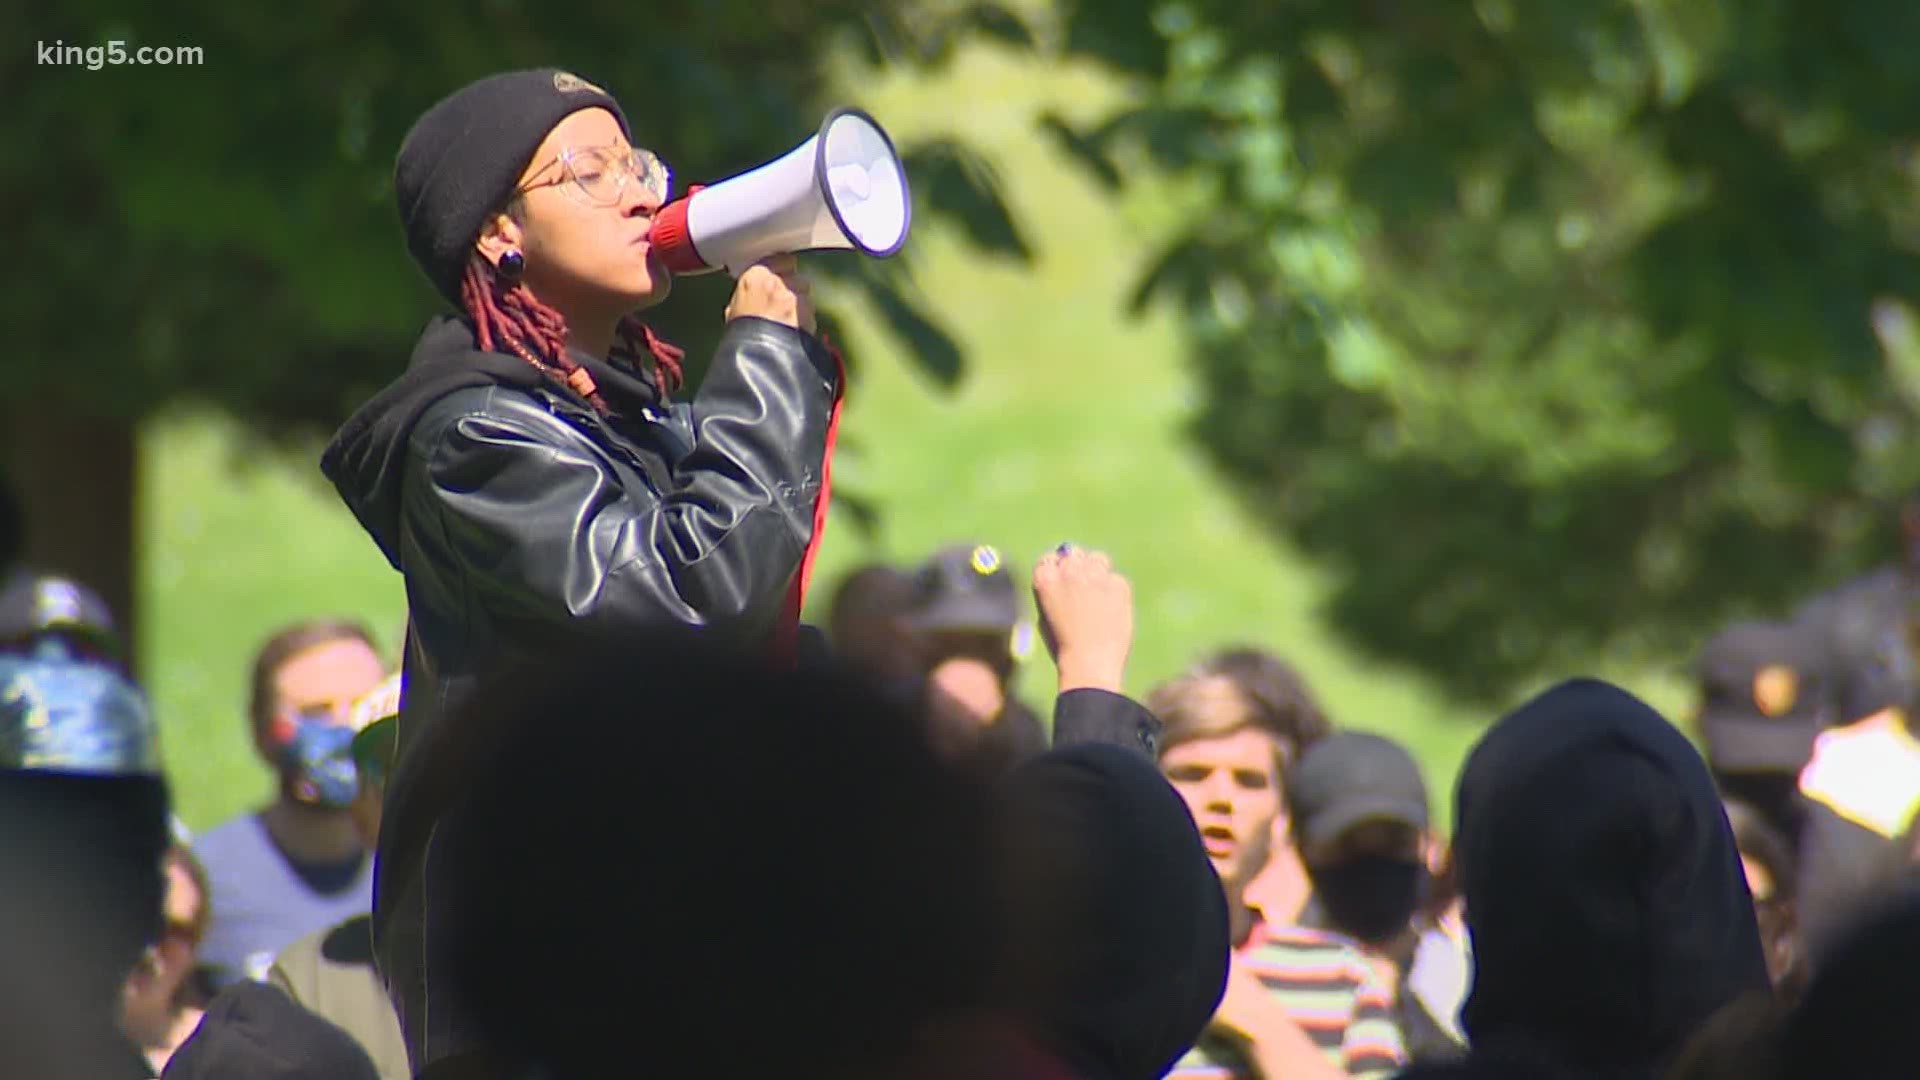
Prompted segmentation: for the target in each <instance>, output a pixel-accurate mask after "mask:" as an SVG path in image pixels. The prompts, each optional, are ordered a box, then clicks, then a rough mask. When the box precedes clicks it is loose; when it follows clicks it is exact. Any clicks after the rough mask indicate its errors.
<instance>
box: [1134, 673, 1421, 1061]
mask: <svg viewBox="0 0 1920 1080" xmlns="http://www.w3.org/2000/svg"><path fill="white" fill-rule="evenodd" d="M1147 705H1148V708H1149V709H1150V710H1151V711H1152V712H1153V713H1154V715H1155V716H1157V717H1158V718H1159V719H1160V721H1161V722H1162V723H1163V724H1164V725H1165V729H1164V731H1163V733H1162V736H1161V746H1160V767H1161V769H1162V770H1163V771H1164V773H1165V774H1166V776H1167V778H1168V780H1169V781H1171V783H1172V785H1173V787H1174V789H1175V790H1176V791H1177V792H1178V793H1179V794H1180V796H1181V797H1182V798H1183V800H1184V801H1185V802H1186V805H1187V808H1188V811H1189V812H1190V813H1191V814H1192V816H1193V820H1194V822H1195V824H1196V825H1197V826H1198V828H1199V830H1200V835H1201V838H1202V840H1203V843H1204V846H1205V849H1206V852H1207V855H1208V857H1209V859H1210V860H1211V861H1212V863H1213V867H1214V870H1215V872H1216V874H1217V876H1218V878H1219V882H1220V886H1221V888H1222V891H1223V893H1224V896H1225V898H1226V901H1227V910H1228V916H1229V923H1230V927H1231V938H1232V941H1233V946H1234V953H1233V963H1232V969H1231V974H1230V976H1229V979H1228V983H1227V991H1226V996H1225V998H1224V999H1223V1001H1222V1002H1221V1005H1220V1009H1219V1011H1218V1012H1217V1013H1216V1015H1215V1016H1214V1018H1213V1021H1212V1023H1211V1025H1210V1026H1209V1028H1208V1030H1207V1032H1206V1034H1205V1035H1203V1036H1202V1037H1201V1039H1200V1040H1199V1044H1198V1045H1197V1046H1196V1047H1195V1048H1194V1049H1193V1050H1192V1051H1191V1052H1190V1053H1188V1054H1186V1055H1185V1056H1184V1057H1183V1058H1182V1060H1181V1061H1180V1063H1179V1066H1178V1067H1177V1068H1176V1069H1175V1071H1174V1072H1173V1074H1172V1075H1173V1076H1174V1077H1178V1078H1183V1080H1184V1078H1189V1077H1191V1078H1198V1077H1206V1076H1239V1077H1255V1076H1266V1077H1272V1076H1287V1077H1295V1076H1298V1077H1308V1078H1311V1077H1317V1076H1384V1075H1388V1074H1390V1073H1392V1072H1393V1071H1394V1070H1395V1069H1397V1068H1398V1067H1399V1066H1401V1065H1403V1064H1405V1061H1406V1051H1405V1046H1404V1044H1403V1042H1402V1041H1401V1037H1400V1033H1399V1031H1398V1029H1397V1028H1396V1026H1395V1025H1394V1022H1393V1018H1392V1002H1393V997H1392V992H1391V991H1390V990H1389V989H1388V988H1387V987H1386V986H1385V985H1384V984H1383V983H1382V982H1381V981H1380V978H1379V976H1378V975H1377V974H1376V973H1375V972H1374V970H1373V969H1372V967H1371V965H1369V964H1368V962H1367V959H1366V957H1365V956H1364V955H1362V954H1361V952H1360V951H1359V949H1358V948H1357V947H1356V946H1355V945H1354V944H1353V943H1352V942H1351V941H1349V940H1347V939H1345V938H1342V937H1340V936H1338V935H1336V934H1334V933H1331V932H1329V931H1325V930H1318V929H1313V928H1310V927H1305V926H1299V925H1294V924H1292V923H1279V924H1274V923H1271V922H1268V921H1266V920H1264V919H1263V918H1262V917H1261V913H1260V912H1257V911H1255V910H1253V909H1252V908H1251V907H1249V905H1248V903H1247V898H1246V886H1247V883H1248V882H1250V881H1252V880H1253V878H1254V876H1255V875H1256V874H1258V873H1259V871H1260V868H1261V866H1262V865H1263V863H1264V861H1265V860H1266V858H1267V857H1268V850H1269V848H1268V845H1269V842H1270V838H1271V837H1272V836H1273V835H1274V833H1275V822H1276V821H1277V820H1278V819H1280V818H1283V817H1285V816H1286V805H1287V803H1286V794H1285V791H1284V787H1283V777H1284V776H1285V769H1286V765H1287V755H1288V753H1289V750H1290V746H1291V744H1290V743H1289V742H1288V741H1287V733H1286V732H1285V731H1283V730H1278V729H1276V728H1275V727H1273V726H1271V725H1272V720H1271V718H1270V716H1269V714H1268V713H1266V712H1265V711H1263V710H1260V709H1258V708H1255V707H1254V706H1253V705H1252V704H1251V702H1250V701H1249V700H1248V697H1247V695H1246V694H1245V693H1244V692H1243V691H1241V690H1240V688H1239V686H1238V685H1237V684H1236V683H1234V682H1233V681H1231V680H1229V679H1227V678H1225V677H1224V676H1218V675H1188V676H1186V677H1184V678H1181V679H1176V680H1174V681H1173V682H1172V683H1169V684H1167V685H1164V686H1162V687H1160V688H1158V689H1157V690H1155V691H1154V692H1153V693H1152V694H1151V695H1149V696H1148V699H1147Z"/></svg>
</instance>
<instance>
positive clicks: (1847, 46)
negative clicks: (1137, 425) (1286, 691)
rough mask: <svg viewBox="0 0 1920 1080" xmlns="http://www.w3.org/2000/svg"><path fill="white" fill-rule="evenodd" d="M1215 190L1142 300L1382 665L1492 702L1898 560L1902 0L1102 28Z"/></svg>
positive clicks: (1253, 501) (1278, 518) (1090, 43)
mask: <svg viewBox="0 0 1920 1080" xmlns="http://www.w3.org/2000/svg"><path fill="white" fill-rule="evenodd" d="M1065 31H1066V32H1065V34H1064V41H1065V49H1066V51H1067V52H1068V53H1070V54H1072V55H1075V56H1078V57H1082V58H1087V57H1090V58H1093V59H1096V60H1098V61H1100V62H1102V63H1104V64H1107V65H1109V66H1111V67H1112V68H1113V69H1115V70H1117V71H1119V72H1122V73H1124V74H1125V75H1126V76H1127V77H1129V78H1130V79H1132V80H1134V81H1135V83H1136V84H1137V85H1138V87H1139V88H1140V93H1139V95H1138V96H1137V98H1136V101H1135V103H1134V104H1132V105H1130V106H1129V107H1127V108H1125V109H1124V110H1122V111H1120V112H1118V113H1116V114H1115V115H1112V116H1110V117H1108V118H1106V119H1105V120H1104V122H1102V123H1100V124H1097V125H1094V126H1091V127H1082V128H1075V127H1072V126H1070V125H1068V124H1067V123H1066V122H1064V121H1062V120H1060V119H1058V118H1053V117H1049V118H1047V121H1046V125H1047V128H1048V130H1050V131H1051V132H1052V134H1053V135H1054V137H1056V138H1057V139H1058V140H1059V141H1060V143H1061V145H1063V146H1065V147H1066V148H1068V149H1069V150H1071V151H1073V152H1075V153H1076V154H1079V155H1080V156H1081V157H1082V159H1083V160H1085V161H1086V162H1087V164H1088V165H1089V167H1090V168H1091V169H1092V170H1093V171H1094V172H1095V173H1096V174H1097V175H1102V176H1106V177H1108V178H1109V179H1110V180H1113V181H1118V180H1119V178H1120V177H1122V176H1124V175H1127V173H1126V171H1125V169H1124V167H1123V165H1124V164H1125V163H1126V162H1128V161H1129V160H1130V159H1131V160H1133V161H1138V160H1139V159H1140V158H1141V157H1142V156H1145V157H1147V158H1148V159H1149V160H1151V161H1152V162H1154V163H1157V164H1158V165H1159V166H1161V167H1162V168H1164V169H1167V170H1170V171H1171V172H1172V173H1173V174H1174V175H1175V176H1176V177H1179V178H1181V179H1183V180H1184V181H1186V185H1185V187H1186V190H1188V191H1190V192H1192V193H1193V200H1192V202H1191V204H1190V207H1189V209H1190V213H1189V214H1188V217H1187V219H1186V222H1187V223H1186V225H1185V226H1184V228H1183V229H1181V230H1180V232H1179V235H1177V236H1175V237H1174V238H1173V239H1172V240H1171V241H1170V242H1169V243H1168V244H1167V246H1166V247H1165V249H1164V250H1163V251H1162V252H1160V254H1159V257H1158V259H1157V261H1156V262H1155V263H1154V264H1153V266H1152V269H1151V270H1150V272H1149V273H1148V274H1147V275H1146V276H1145V278H1144V279H1143V281H1142V282H1141V286H1140V292H1139V301H1140V303H1142V304H1145V303H1150V302H1156V301H1164V302H1168V303H1171V304H1174V305H1177V308H1178V310H1179V311H1180V313H1181V314H1182V316H1183V317H1184V318H1185V320H1186V322H1187V325H1188V327H1189V329H1190V331H1191V342H1192V353H1193V358H1194V362H1195V363H1196V365H1197V368H1198V375H1199V383H1200V387H1201V400H1200V403H1199V405H1198V408H1197V410H1196V413H1195V416H1194V419H1193V428H1192V430H1193V434H1194V436H1195V437H1196V438H1197V440H1198V441H1199V442H1200V443H1201V444H1202V445H1204V446H1205V447H1206V449H1207V450H1208V451H1209V452H1210V454H1211V456H1212V457H1213V458H1214V460H1216V461H1217V463H1218V465H1219V467H1220V468H1221V470H1222V471H1223V474H1224V475H1225V476H1227V477H1228V478H1230V480H1231V482H1232V483H1233V484H1234V485H1236V487H1237V488H1238V490H1239V491H1241V492H1242V493H1243V494H1244V495H1245V497H1246V500H1247V502H1248V504H1249V505H1250V506H1251V507H1253V508H1254V509H1255V510H1256V511H1257V512H1258V513H1260V514H1262V515H1263V516H1264V517H1265V519H1266V520H1268V521H1270V522H1271V524H1272V526H1273V527H1274V529H1275V530H1276V531H1277V532H1278V533H1279V534H1281V535H1283V536H1284V537H1286V538H1287V539H1288V540H1290V541H1292V542H1295V543H1297V544H1299V545H1301V546H1302V547H1303V548H1304V549H1305V550H1307V551H1308V552H1310V553H1312V554H1313V555H1314V556H1316V557H1317V558H1318V559H1319V560H1321V561H1322V562H1323V563H1324V564H1325V565H1326V566H1327V567H1328V568H1329V569H1330V570H1331V571H1332V573H1333V575H1334V580H1335V589H1334V594H1333V598H1332V600H1331V608H1330V615H1331V618H1332V620H1333V622H1334V624H1335V625H1336V626H1337V627H1338V628H1339V630H1340V631H1341V632H1342V633H1343V634H1344V635H1346V636H1348V637H1349V638H1350V639H1351V640H1352V641H1353V642H1355V643H1357V644H1358V645H1360V646H1362V647H1363V648H1365V649H1366V650H1368V651H1369V652H1371V653H1372V654H1373V655H1375V656H1378V657H1382V658H1385V659H1388V660H1392V661H1398V662H1404V663H1408V664H1412V665H1416V666H1418V667H1420V668H1423V669H1425V670H1427V671H1429V672H1431V673H1432V674H1434V675H1435V676H1437V677H1438V678H1439V679H1440V680H1442V681H1443V682H1444V683H1445V684H1446V685H1447V686H1448V687H1449V688H1450V689H1451V690H1453V691H1455V692H1457V693H1460V694H1462V695H1466V696H1469V697H1479V698H1485V697H1490V696H1495V695H1498V694H1501V693H1503V692H1506V691H1508V690H1510V689H1511V688H1512V687H1513V686H1514V685H1515V683H1516V682H1517V681H1519V680H1522V679H1525V678H1529V677H1533V676H1537V675H1539V674H1541V673H1543V672H1550V671H1564V670H1566V669H1568V668H1569V667H1570V666H1571V665H1573V664H1575V663H1578V662H1580V661H1582V660H1583V659H1587V658H1591V657H1593V656H1595V655H1596V654H1599V653H1602V652H1611V653H1613V654H1615V655H1617V656H1620V657H1621V658H1623V659H1624V658H1628V657H1632V658H1641V659H1644V658H1648V657H1657V658H1664V659H1668V660H1672V659H1676V658H1679V657H1683V656H1685V655H1686V654H1687V653H1688V652H1690V650H1691V646H1692V644H1693V642H1694V641H1695V640H1696V639H1697V635H1698V634H1699V633H1701V632H1702V631H1703V630H1704V629H1706V628H1708V627H1709V626H1710V624H1711V622H1712V621H1713V620H1716V619H1719V618H1722V617H1725V616H1727V615H1729V614H1731V613H1733V612H1735V611H1742V610H1753V611H1780V610H1783V609H1784V608H1786V607H1788V606H1789V605H1790V604H1791V603H1792V602H1793V601H1794V600H1795V599H1797V598H1798V597H1800V596H1801V595H1803V594H1804V593H1805V592H1806V591H1808V590H1809V589H1810V588H1811V587H1812V586H1813V585H1815V584H1816V583H1821V582H1824V581H1827V580H1830V579H1831V578H1833V577H1835V576H1837V575H1839V574H1841V573H1844V572H1846V571H1848V570H1850V569H1853V568H1857V567H1859V566H1861V565H1863V564H1864V563H1866V562H1867V561H1869V560H1870V559H1873V558H1875V557H1877V556H1879V555H1881V554H1884V553H1885V552H1886V551H1888V550H1889V547H1888V545H1889V544H1890V542H1891V540H1892V533H1893V528H1892V525H1893V522H1892V520H1891V517H1892V515H1891V514H1888V513H1886V512H1885V511H1884V507H1885V505H1886V504H1887V502H1888V501H1889V499H1891V498H1892V497H1894V496H1897V495H1899V494H1902V493H1903V492H1904V491H1905V490H1906V489H1907V488H1908V487H1909V486H1911V485H1912V484H1913V483H1915V482H1916V481H1920V451H1916V447H1915V445H1914V441H1913V437H1912V436H1913V434H1914V419H1915V416H1914V413H1915V403H1916V401H1920V398H1917V397H1916V396H1915V395H1914V394H1913V393H1912V383H1911V379H1910V372H1911V370H1912V369H1911V365H1910V359H1911V356H1912V353H1913V350H1912V347H1911V339H1912V334H1911V332H1910V330H1909V324H1910V317H1909V315H1908V314H1907V308H1906V306H1905V304H1906V303H1907V302H1910V301H1913V300H1916V299H1920V260H1917V259H1916V255H1917V254H1920V202H1917V201H1916V198H1915V192H1916V181H1920V158H1916V156H1915V149H1916V139H1920V67H1916V66H1915V65H1913V64H1911V63H1909V62H1907V60H1906V58H1905V57H1904V56H1903V55H1902V50H1903V49H1904V47H1905V46H1904V43H1906V42H1910V41H1912V40H1914V39H1915V38H1916V36H1920V7H1916V6H1915V5H1913V4H1911V3H1906V2H1903V0H1857V2H1853V3H1847V4H1837V5H1836V4H1828V3H1824V2H1819V0H1593V2H1590V3H1579V4H1545V3H1540V4H1535V3H1525V2H1522V0H1472V2H1462V3H1420V2H1415V0H1269V2H1266V3H1261V4H1246V3H1233V2H1224V0H1183V2H1176V3H1153V2H1150V0H1102V2H1100V3H1097V4H1096V3H1093V2H1091V0H1081V2H1080V3H1079V4H1078V6H1077V7H1075V8H1072V9H1071V10H1070V11H1069V12H1068V13H1067V16H1066V22H1065Z"/></svg>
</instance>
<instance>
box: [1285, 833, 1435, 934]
mask: <svg viewBox="0 0 1920 1080" xmlns="http://www.w3.org/2000/svg"><path fill="white" fill-rule="evenodd" d="M1312 870H1313V874H1312V876H1313V891H1314V895H1315V896H1316V897H1318V898H1319V901H1320V906H1321V907H1322V908H1324V909H1325V910H1326V913H1327V921H1328V922H1330V923H1332V924H1333V928H1334V929H1335V930H1338V931H1340V932H1341V933H1343V934H1346V935H1347V936H1349V937H1352V938H1354V939H1356V940H1359V941H1363V942H1372V943H1380V942H1385V941H1388V940H1391V939H1392V938H1393V937H1394V936H1395V935H1397V934H1399V933H1400V932H1401V931H1403V930H1405V929H1406V928H1407V926H1408V924H1409V923H1411V922H1412V921H1413V913H1414V912H1415V911H1416V910H1418V909H1419V907H1420V902H1421V901H1422V900H1424V899H1425V898H1426V892H1427V884H1428V880H1427V870H1426V867H1424V866H1421V865H1420V864H1419V863H1415V862H1408V861H1407V860H1405V859H1395V858H1392V857H1389V856H1385V855H1362V856H1358V857H1356V858H1352V859H1345V860H1342V861H1340V862H1338V863H1334V864H1331V865H1328V866H1318V867H1313V868H1312Z"/></svg>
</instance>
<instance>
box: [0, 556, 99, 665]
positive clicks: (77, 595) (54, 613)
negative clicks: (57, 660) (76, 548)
mask: <svg viewBox="0 0 1920 1080" xmlns="http://www.w3.org/2000/svg"><path fill="white" fill-rule="evenodd" d="M54 634H59V635H64V636H66V637H69V638H73V639H75V640H78V641H82V642H84V643H86V644H87V645H89V646H91V647H93V648H95V649H97V650H100V651H103V652H105V653H106V654H107V655H109V656H114V657H117V656H119V655H120V653H121V651H122V650H121V647H120V645H121V643H120V635H119V631H118V629H117V628H116V626H115V624H114V618H113V612H112V611H111V610H109V609H108V607H107V602H106V601H105V600H102V599H101V598H100V594H99V593H96V592H94V591H93V590H92V589H89V588H87V587H86V586H85V585H82V584H80V583H79V582H77V581H74V580H72V579H70V578H64V577H58V576H55V575H52V574H29V573H24V572H22V573H16V574H14V575H13V576H12V577H10V578H8V579H6V580H5V581H4V583H0V648H5V647H6V646H8V645H9V644H15V643H19V642H24V641H28V640H30V639H33V638H37V637H42V636H46V635H54Z"/></svg>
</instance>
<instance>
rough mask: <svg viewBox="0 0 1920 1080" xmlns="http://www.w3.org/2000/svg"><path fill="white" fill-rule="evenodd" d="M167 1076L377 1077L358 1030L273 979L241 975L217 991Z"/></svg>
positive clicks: (234, 1079) (238, 1079)
mask: <svg viewBox="0 0 1920 1080" xmlns="http://www.w3.org/2000/svg"><path fill="white" fill-rule="evenodd" d="M160 1076H161V1080H379V1078H380V1074H379V1073H378V1072H377V1071H375V1069H374V1067H373V1062H372V1061H370V1060H368V1058H367V1052H366V1051H365V1050H362V1049H361V1048H360V1044H359V1043H356V1042H354V1041H353V1038H352V1036H349V1035H348V1034H347V1033H346V1032H344V1031H341V1030H340V1029H339V1028H337V1027H335V1026H333V1025H332V1024H330V1023H328V1022H327V1021H325V1020H323V1019H321V1018H320V1017H318V1016H315V1015H314V1014H313V1013H311V1012H308V1011H307V1010H305V1009H303V1008H301V1007H300V1006H299V1005H298V1004H296V1003H295V1002H294V1001H293V999H291V998H289V997H287V995H285V994H283V993H281V992H280V991H279V990H276V989H274V988H273V987H271V986H264V985H261V984H260V983H257V982H252V981H250V980H241V981H240V982H237V983H234V984H233V985H231V986H228V987H227V988H226V989H224V990H222V991H220V993H219V994H217V995H215V996H214V999H213V1000H212V1001H211V1002H209V1003H208V1005H207V1013H206V1016H204V1017H203V1018H202V1019H201V1021H200V1026H199V1027H198V1028H196V1029H195V1030H194V1033H193V1035H192V1036H191V1037H190V1038H188V1039H187V1041H186V1042H184V1043H182V1044H181V1045H180V1049H179V1050H176V1051H175V1052H174V1055H173V1058H172V1060H170V1061H168V1062H167V1067H166V1069H165V1071H163V1072H162V1073H161V1074H160Z"/></svg>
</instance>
